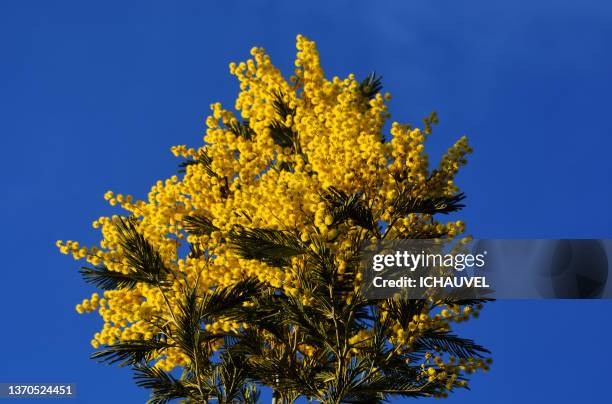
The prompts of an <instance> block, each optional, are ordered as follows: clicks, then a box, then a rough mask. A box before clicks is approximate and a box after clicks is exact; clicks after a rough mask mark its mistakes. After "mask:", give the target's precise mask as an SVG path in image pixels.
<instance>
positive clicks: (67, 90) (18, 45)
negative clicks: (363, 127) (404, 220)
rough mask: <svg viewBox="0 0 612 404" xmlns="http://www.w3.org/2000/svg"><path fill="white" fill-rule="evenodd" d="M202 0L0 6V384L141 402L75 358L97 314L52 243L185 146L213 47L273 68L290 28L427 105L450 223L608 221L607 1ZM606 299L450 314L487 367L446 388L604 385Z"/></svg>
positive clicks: (224, 97) (168, 165) (560, 396)
mask: <svg viewBox="0 0 612 404" xmlns="http://www.w3.org/2000/svg"><path fill="white" fill-rule="evenodd" d="M224 3H229V2H219V1H216V2H212V1H211V2H205V1H175V2H170V1H129V2H126V1H99V2H93V1H88V2H84V1H53V2H51V1H38V2H34V1H27V0H14V1H11V0H4V1H2V2H1V3H0V142H1V149H0V150H1V151H2V158H1V159H0V165H1V170H2V171H1V172H2V173H4V174H3V178H4V180H3V181H2V182H3V185H2V198H0V211H1V212H2V213H3V217H2V222H3V223H4V225H3V226H4V230H3V231H2V235H1V236H0V238H1V243H0V245H1V248H2V257H3V262H2V267H3V268H2V289H3V290H2V293H0V310H1V318H2V326H1V329H2V332H0V382H9V381H10V382H28V381H29V382H50V381H57V382H73V383H77V385H78V394H79V397H78V399H77V402H82V403H106V402H121V403H124V402H130V403H131V402H143V401H144V400H145V398H146V396H147V392H146V391H144V390H141V389H139V388H137V387H135V386H134V385H133V384H132V381H131V380H130V374H129V371H128V370H118V369H116V368H114V367H107V366H102V365H98V364H96V363H94V362H93V361H91V360H89V359H88V355H89V353H90V351H91V348H90V347H89V340H90V338H91V335H93V333H94V332H95V331H96V330H97V329H98V327H99V326H100V321H99V318H98V317H97V316H96V315H90V316H79V315H77V314H76V313H75V311H74V305H75V303H77V302H78V301H80V300H81V299H82V298H83V297H85V296H86V295H87V294H88V293H89V292H91V290H89V289H87V288H86V287H85V286H84V284H83V283H82V282H81V280H80V279H79V276H78V274H77V272H76V270H77V268H78V265H77V263H75V262H73V261H72V260H70V259H68V258H66V257H65V256H60V255H59V254H58V253H57V252H56V249H55V247H54V242H55V240H57V239H77V240H80V241H83V242H86V243H90V244H93V243H94V242H95V241H96V240H97V239H98V234H97V233H96V232H95V231H94V230H93V229H91V228H90V223H91V221H92V220H93V219H95V218H97V217H98V216H100V215H102V214H105V213H108V212H109V208H108V207H107V206H106V204H105V203H104V201H103V199H102V195H103V194H104V192H105V191H106V190H108V189H112V190H115V191H117V192H123V193H132V194H134V195H136V196H140V197H143V196H145V195H146V192H147V191H148V189H149V187H150V185H151V184H152V183H153V181H155V180H156V179H159V178H165V177H167V176H169V175H172V174H173V173H174V172H175V170H176V164H177V161H176V160H175V159H174V158H173V157H172V156H171V154H170V153H169V147H170V146H171V145H174V144H188V145H198V144H199V143H200V142H201V138H202V135H203V127H204V123H203V122H204V117H205V115H206V114H207V112H208V106H209V104H210V103H211V102H214V101H217V100H220V101H222V102H226V103H227V102H230V101H231V100H232V97H233V96H234V94H235V92H236V90H237V85H236V83H235V82H234V81H233V79H232V78H231V77H230V76H229V74H228V68H227V65H228V63H229V62H230V61H239V60H243V59H245V58H246V57H247V56H248V51H249V49H250V47H251V46H253V45H261V46H264V47H265V48H266V49H267V50H268V51H269V52H270V54H271V55H272V57H273V60H274V61H275V62H276V63H277V64H279V65H280V66H281V67H282V68H283V69H285V70H287V69H289V67H290V66H291V63H292V61H293V57H294V54H295V48H294V45H295V44H294V40H295V35H296V34H297V33H302V34H305V35H307V36H309V37H311V38H313V39H315V40H317V41H318V43H319V48H320V52H321V55H322V60H323V63H324V65H325V68H326V71H327V73H328V74H329V75H332V74H338V75H345V74H347V73H349V72H355V73H357V74H358V75H359V76H363V75H365V74H367V73H368V72H370V71H371V70H376V71H378V72H380V73H381V74H382V75H383V76H384V84H385V87H386V89H388V90H389V91H391V92H392V93H393V94H394V99H393V101H392V112H393V113H394V115H395V118H396V119H399V120H403V121H408V122H414V123H416V122H418V121H419V119H420V118H421V117H422V116H424V115H426V114H427V113H429V112H430V111H431V110H434V109H436V110H437V111H439V114H440V118H441V124H440V126H439V127H438V130H437V131H436V132H435V133H434V135H433V136H432V138H431V139H430V146H431V148H430V150H431V151H432V152H433V154H434V156H437V155H439V153H440V152H441V151H442V150H443V149H444V148H446V147H447V146H449V145H450V144H451V142H452V141H453V140H454V139H456V138H457V137H459V136H460V135H462V134H464V133H466V134H468V135H469V136H470V138H471V141H472V144H473V145H474V147H475V154H474V155H473V157H472V158H471V162H470V165H469V166H468V167H467V168H466V169H465V170H464V172H463V173H462V175H461V178H460V183H461V185H462V186H463V188H464V190H465V191H466V192H467V194H468V204H469V206H468V207H467V208H466V209H465V211H464V213H463V217H464V218H465V220H466V221H467V223H468V226H469V227H468V230H469V231H470V232H471V233H472V234H474V235H476V236H478V237H596V238H605V237H607V238H612V235H611V232H610V230H611V228H612V211H611V209H610V208H611V207H612V191H611V190H610V183H611V173H612V164H611V163H610V157H611V152H610V149H611V146H612V137H611V135H612V120H611V119H610V116H611V112H612V110H611V102H610V96H611V94H612V52H610V46H611V43H612V4H611V3H610V2H609V1H605V0H601V1H590V0H582V1H572V2H569V1H538V2H532V1H519V2H517V1H505V2H492V1H471V0H464V1H457V0H440V1H431V0H419V1H416V0H414V1H396V2H389V1H380V2H365V1H352V2H348V1H338V2H333V3H334V4H331V3H332V2H330V1H301V2H299V3H298V2H281V1H277V2H272V1H257V2H255V1H251V2H241V3H243V4H237V3H238V2H234V3H235V4H233V5H232V4H224ZM289 3H292V4H295V5H289ZM611 309H612V302H610V301H593V302H590V301H549V302H543V301H521V302H510V301H500V302H496V303H494V304H491V305H489V307H488V308H487V309H486V311H485V313H484V315H483V316H482V317H481V320H479V321H475V322H471V323H469V324H466V325H465V326H464V327H463V328H462V332H463V334H464V335H468V336H472V337H474V338H476V339H477V340H478V341H480V342H481V343H483V344H484V345H486V346H488V347H490V348H491V350H492V351H493V352H494V357H495V364H494V366H493V369H492V371H491V372H490V373H489V374H486V375H482V374H479V375H477V376H476V377H475V378H474V382H473V384H472V388H473V390H472V391H471V392H459V393H457V394H455V395H453V396H452V397H451V398H450V399H449V400H448V401H447V402H448V403H467V402H469V403H491V402H495V403H517V402H521V403H525V404H527V403H540V402H551V403H552V402H554V403H575V402H579V401H580V402H585V403H587V402H588V403H607V402H611V400H612V399H611V398H610V393H609V391H610V390H609V387H610V380H611V371H610V361H611V359H612V344H610V340H609V338H610V334H611V332H612V325H611V323H610V319H611V315H610V312H611ZM399 401H400V400H398V402H399Z"/></svg>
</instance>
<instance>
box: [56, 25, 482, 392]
mask: <svg viewBox="0 0 612 404" xmlns="http://www.w3.org/2000/svg"><path fill="white" fill-rule="evenodd" d="M297 50H298V52H297V57H296V60H295V71H294V74H293V75H292V76H291V77H290V78H289V80H286V79H285V78H284V77H283V75H282V74H281V72H280V71H279V69H277V68H276V67H275V66H274V65H273V64H272V63H271V60H270V57H269V56H268V55H267V54H266V53H265V51H264V49H262V48H253V49H252V50H251V55H252V58H251V59H249V60H247V61H246V62H241V63H238V64H236V63H231V64H230V73H231V74H233V75H234V76H236V77H237V79H238V81H239V82H240V92H239V94H238V96H237V98H236V102H235V105H234V106H233V107H234V108H232V109H226V108H224V107H223V106H222V105H221V104H219V103H215V104H212V105H211V110H212V113H211V115H210V116H208V117H207V119H206V127H207V129H206V134H205V136H204V143H203V145H202V146H201V147H199V148H188V147H187V146H184V145H181V146H175V147H173V148H172V152H173V153H174V154H175V155H176V156H181V157H183V158H184V159H186V160H185V161H184V162H183V163H182V164H181V174H179V175H173V176H172V177H170V178H169V179H166V180H164V181H157V183H156V184H155V185H154V186H153V187H152V188H151V191H150V193H149V194H148V198H147V199H146V200H134V198H132V197H131V196H129V195H123V194H115V193H113V192H111V191H109V192H107V193H106V194H105V199H106V200H108V201H109V203H110V204H111V205H112V206H115V205H119V206H120V207H121V208H122V209H123V210H124V211H125V212H126V213H125V214H124V215H123V216H129V219H122V218H121V217H119V216H112V217H101V218H99V219H98V220H96V221H95V222H94V223H93V227H94V228H96V229H100V230H101V233H102V240H101V242H100V244H99V246H95V247H83V246H81V245H79V243H78V242H75V241H66V242H58V247H59V248H60V250H61V252H63V253H66V254H72V255H73V256H74V258H75V259H85V260H86V261H87V262H88V263H89V264H90V266H93V267H92V268H89V269H84V270H83V274H84V276H85V277H86V279H88V280H90V281H92V282H93V283H95V284H97V285H98V286H100V287H101V288H103V289H105V292H104V295H103V297H100V296H99V295H98V294H97V293H94V294H93V295H92V296H91V298H90V299H85V300H84V301H83V302H82V303H81V304H79V305H77V311H79V312H92V311H96V310H97V311H98V312H99V314H100V315H101V317H102V318H103V320H104V326H103V328H102V329H101V330H100V332H98V333H96V335H95V336H94V339H93V340H92V345H93V346H94V347H95V348H98V347H100V346H112V345H116V344H117V343H121V342H125V341H149V340H151V339H153V338H155V337H156V336H157V335H159V327H158V326H159V322H158V320H159V319H167V320H168V321H167V327H169V330H168V334H172V330H171V329H172V327H174V326H175V325H176V324H175V323H174V325H173V321H171V320H172V317H173V315H174V313H173V310H174V309H177V308H178V306H180V304H181V303H180V302H181V301H183V299H184V295H183V292H184V286H185V285H189V286H194V285H195V288H196V289H197V295H198V296H200V297H202V296H205V295H206V294H207V293H209V291H210V290H211V289H214V288H219V287H231V286H232V285H236V284H238V283H239V282H242V281H244V280H245V279H256V280H258V281H259V282H261V285H264V286H262V287H265V288H270V289H273V290H275V292H274V293H275V294H276V295H279V294H280V295H282V296H286V297H288V298H290V299H294V300H295V301H296V302H298V303H299V304H300V305H302V306H304V307H309V306H313V305H316V304H317V298H318V297H317V296H318V295H317V293H318V292H317V290H318V289H317V286H316V285H315V283H313V282H310V281H309V280H308V279H309V278H308V275H307V274H308V272H309V270H310V269H311V268H312V265H313V264H312V260H311V258H312V257H311V258H309V257H308V256H307V255H308V254H307V253H305V252H304V251H305V250H304V249H310V250H312V251H315V252H317V251H319V252H320V251H327V252H328V253H329V257H331V258H330V259H331V262H329V265H330V266H331V267H333V273H332V275H331V276H332V278H333V279H341V280H342V282H343V285H344V288H343V289H342V290H340V289H338V290H337V291H334V292H333V293H332V294H334V293H335V294H336V296H337V297H338V298H340V300H342V301H343V302H344V304H351V302H352V301H355V300H356V299H357V300H358V299H359V298H360V297H359V293H360V291H359V286H358V285H359V276H360V275H359V273H358V272H357V271H355V270H354V269H355V268H353V266H354V262H353V261H354V260H353V258H354V257H353V256H354V254H355V245H356V244H358V243H359V242H360V241H363V240H368V239H382V238H386V239H398V238H415V237H418V238H424V237H444V238H453V237H455V236H456V235H458V234H460V233H462V232H463V231H464V224H463V222H461V221H456V222H455V221H451V222H446V223H445V222H440V221H439V220H438V219H437V218H436V216H435V215H436V214H437V213H447V212H448V211H449V210H456V209H455V208H457V209H458V208H459V207H460V205H457V206H455V205H453V206H451V208H453V209H448V206H446V205H444V204H443V203H442V204H441V202H440V201H443V200H444V198H450V200H452V201H457V200H458V199H457V193H458V188H457V186H456V185H455V183H454V177H455V175H456V173H457V171H458V169H459V167H460V166H462V165H464V164H465V163H466V160H465V155H466V154H467V153H469V152H470V151H471V150H470V147H469V146H468V144H467V139H466V138H465V137H462V138H460V139H459V140H458V141H457V142H456V143H455V144H454V145H453V146H452V147H450V148H449V149H448V151H447V153H446V154H444V156H443V157H442V159H441V161H440V163H439V164H438V166H437V167H435V168H432V167H430V164H429V161H428V158H427V155H426V153H425V147H424V141H425V139H426V137H427V136H428V135H429V134H430V133H431V126H432V124H435V123H436V122H437V118H436V116H435V114H432V115H430V116H429V117H427V118H426V119H424V127H423V128H422V129H419V128H413V127H412V126H410V125H408V124H401V123H397V122H393V123H392V125H391V129H390V133H384V125H385V122H386V121H387V120H388V119H389V118H390V116H389V113H388V111H387V105H386V102H387V101H389V100H390V99H391V95H390V94H388V93H386V94H384V95H383V94H382V93H381V89H382V85H381V80H380V78H379V77H377V76H376V75H374V74H372V75H370V76H368V77H366V78H365V79H364V80H361V81H359V80H357V79H356V78H355V76H354V75H352V74H350V75H349V76H348V77H346V78H344V79H340V78H338V77H334V78H332V79H327V78H326V77H325V75H324V73H323V70H322V68H321V65H320V60H319V53H318V51H317V49H316V46H315V43H314V42H312V41H310V40H308V39H306V38H305V37H303V36H298V37H297ZM234 110H235V111H234ZM453 198H454V199H453ZM459 200H460V199H459ZM431 201H436V202H435V203H432V202H431ZM443 205H444V206H443ZM326 254H327V253H326ZM329 257H328V258H329ZM347 284H350V285H351V287H350V288H346V285H347ZM243 303H244V304H243V306H244V307H249V306H253V305H255V303H254V302H243ZM298 303H296V304H298ZM430 303H431V304H428V305H421V306H419V308H418V310H417V309H415V308H414V307H413V308H412V309H411V310H412V311H410V312H409V313H410V315H409V316H408V315H406V312H404V313H403V314H402V315H401V316H399V317H398V316H395V317H394V314H393V313H394V310H395V309H397V307H395V306H393V305H394V303H392V302H386V303H385V302H382V303H380V304H377V305H376V309H377V310H380V313H379V314H380V318H379V320H380V321H390V323H389V328H390V330H391V331H390V333H389V334H388V335H386V336H385V341H386V343H388V344H391V345H393V346H394V347H395V348H394V349H397V350H398V352H399V351H401V352H405V353H406V354H408V353H410V352H414V351H415V344H418V342H419V338H420V336H422V335H425V334H427V332H431V331H432V330H433V331H436V332H438V331H440V332H448V331H449V330H450V324H451V323H452V322H453V321H463V320H466V319H467V318H468V317H469V316H470V315H471V314H474V313H477V306H476V305H475V302H472V303H474V304H467V305H465V304H463V305H462V304H457V303H456V302H451V303H449V302H430ZM334 304H336V303H334ZM394 307H395V309H394ZM436 308H439V309H440V310H439V311H437V312H435V313H434V311H435V309H436ZM415 310H416V311H415ZM398 313H399V312H398ZM398 313H395V314H398ZM237 318H238V317H235V318H230V316H218V317H215V318H214V319H213V320H211V321H209V322H208V323H206V324H203V325H202V327H203V330H202V332H219V333H224V334H225V335H228V334H232V333H234V334H236V335H238V334H240V333H241V332H242V331H244V330H245V329H248V328H249V327H250V326H252V325H251V324H248V322H247V321H246V320H245V318H242V319H241V320H240V321H238V320H237ZM388 318H390V319H391V320H387V319H388ZM175 320H176V318H175ZM364 324H365V323H364ZM336 326H337V325H336ZM288 327H289V328H291V326H290V325H288ZM292 329H293V328H292ZM350 330H351V331H350V335H347V341H349V343H350V344H351V347H350V349H349V352H351V353H352V355H358V352H359V344H364V341H367V340H368V339H369V338H371V336H372V333H373V332H374V331H373V327H372V325H371V324H370V325H369V326H367V325H363V326H356V327H354V328H351V329H350ZM294 332H296V331H294ZM264 334H265V333H264ZM211 341H212V343H211V349H212V350H214V349H223V346H224V344H225V342H224V340H223V339H222V338H218V339H216V340H214V339H211ZM179 345H180V344H179ZM298 345H299V346H297V348H296V350H297V351H299V354H298V356H297V357H299V358H301V357H308V356H311V357H312V356H313V355H316V352H317V350H318V349H321V348H322V347H317V346H313V345H310V344H308V343H307V342H303V343H300V344H298ZM441 345H444V344H443V343H442V344H441ZM429 347H430V348H431V349H429V350H430V351H432V353H427V354H426V351H428V349H421V353H422V355H421V356H422V358H421V359H422V364H423V366H422V371H423V372H424V373H423V374H424V378H425V380H429V379H431V378H432V377H433V378H434V379H436V378H439V379H440V380H443V381H444V383H447V384H448V381H449V380H451V379H452V380H451V381H450V384H448V388H449V389H450V388H452V387H453V386H454V385H455V384H459V382H460V381H461V377H460V376H459V373H460V372H461V371H465V370H468V371H469V370H470V369H475V368H476V367H483V366H484V365H483V362H482V361H480V362H479V361H478V360H476V359H474V360H472V359H470V358H472V357H474V358H475V357H476V356H478V355H477V351H478V350H475V351H473V352H472V353H473V355H471V354H466V355H464V356H465V358H464V360H463V361H462V362H461V363H460V362H459V360H455V358H446V359H444V358H443V357H442V356H441V355H438V356H436V354H435V352H434V351H435V348H439V346H437V345H436V344H435V343H433V342H432V343H431V345H430V346H429ZM421 348H422V347H421ZM211 352H212V351H211ZM480 352H483V351H480ZM455 356H457V355H455ZM148 359H150V360H152V361H153V362H154V363H156V364H157V365H156V366H157V368H159V369H162V370H167V371H168V370H171V369H173V368H175V367H177V366H182V367H185V366H190V362H191V361H192V360H193V358H191V357H190V354H189V353H186V352H185V351H184V350H183V349H182V348H181V347H180V346H175V345H172V344H170V345H169V346H167V347H165V348H164V349H163V350H158V351H156V352H155V353H153V354H152V356H151V357H149V358H148ZM453 369H454V370H453ZM441 373H446V375H444V376H439V375H440V374H441ZM453 375H454V376H453ZM436 380H437V379H436Z"/></svg>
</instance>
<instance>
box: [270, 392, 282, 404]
mask: <svg viewBox="0 0 612 404" xmlns="http://www.w3.org/2000/svg"><path fill="white" fill-rule="evenodd" d="M272 404H281V396H280V393H279V392H278V391H276V390H272Z"/></svg>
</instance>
